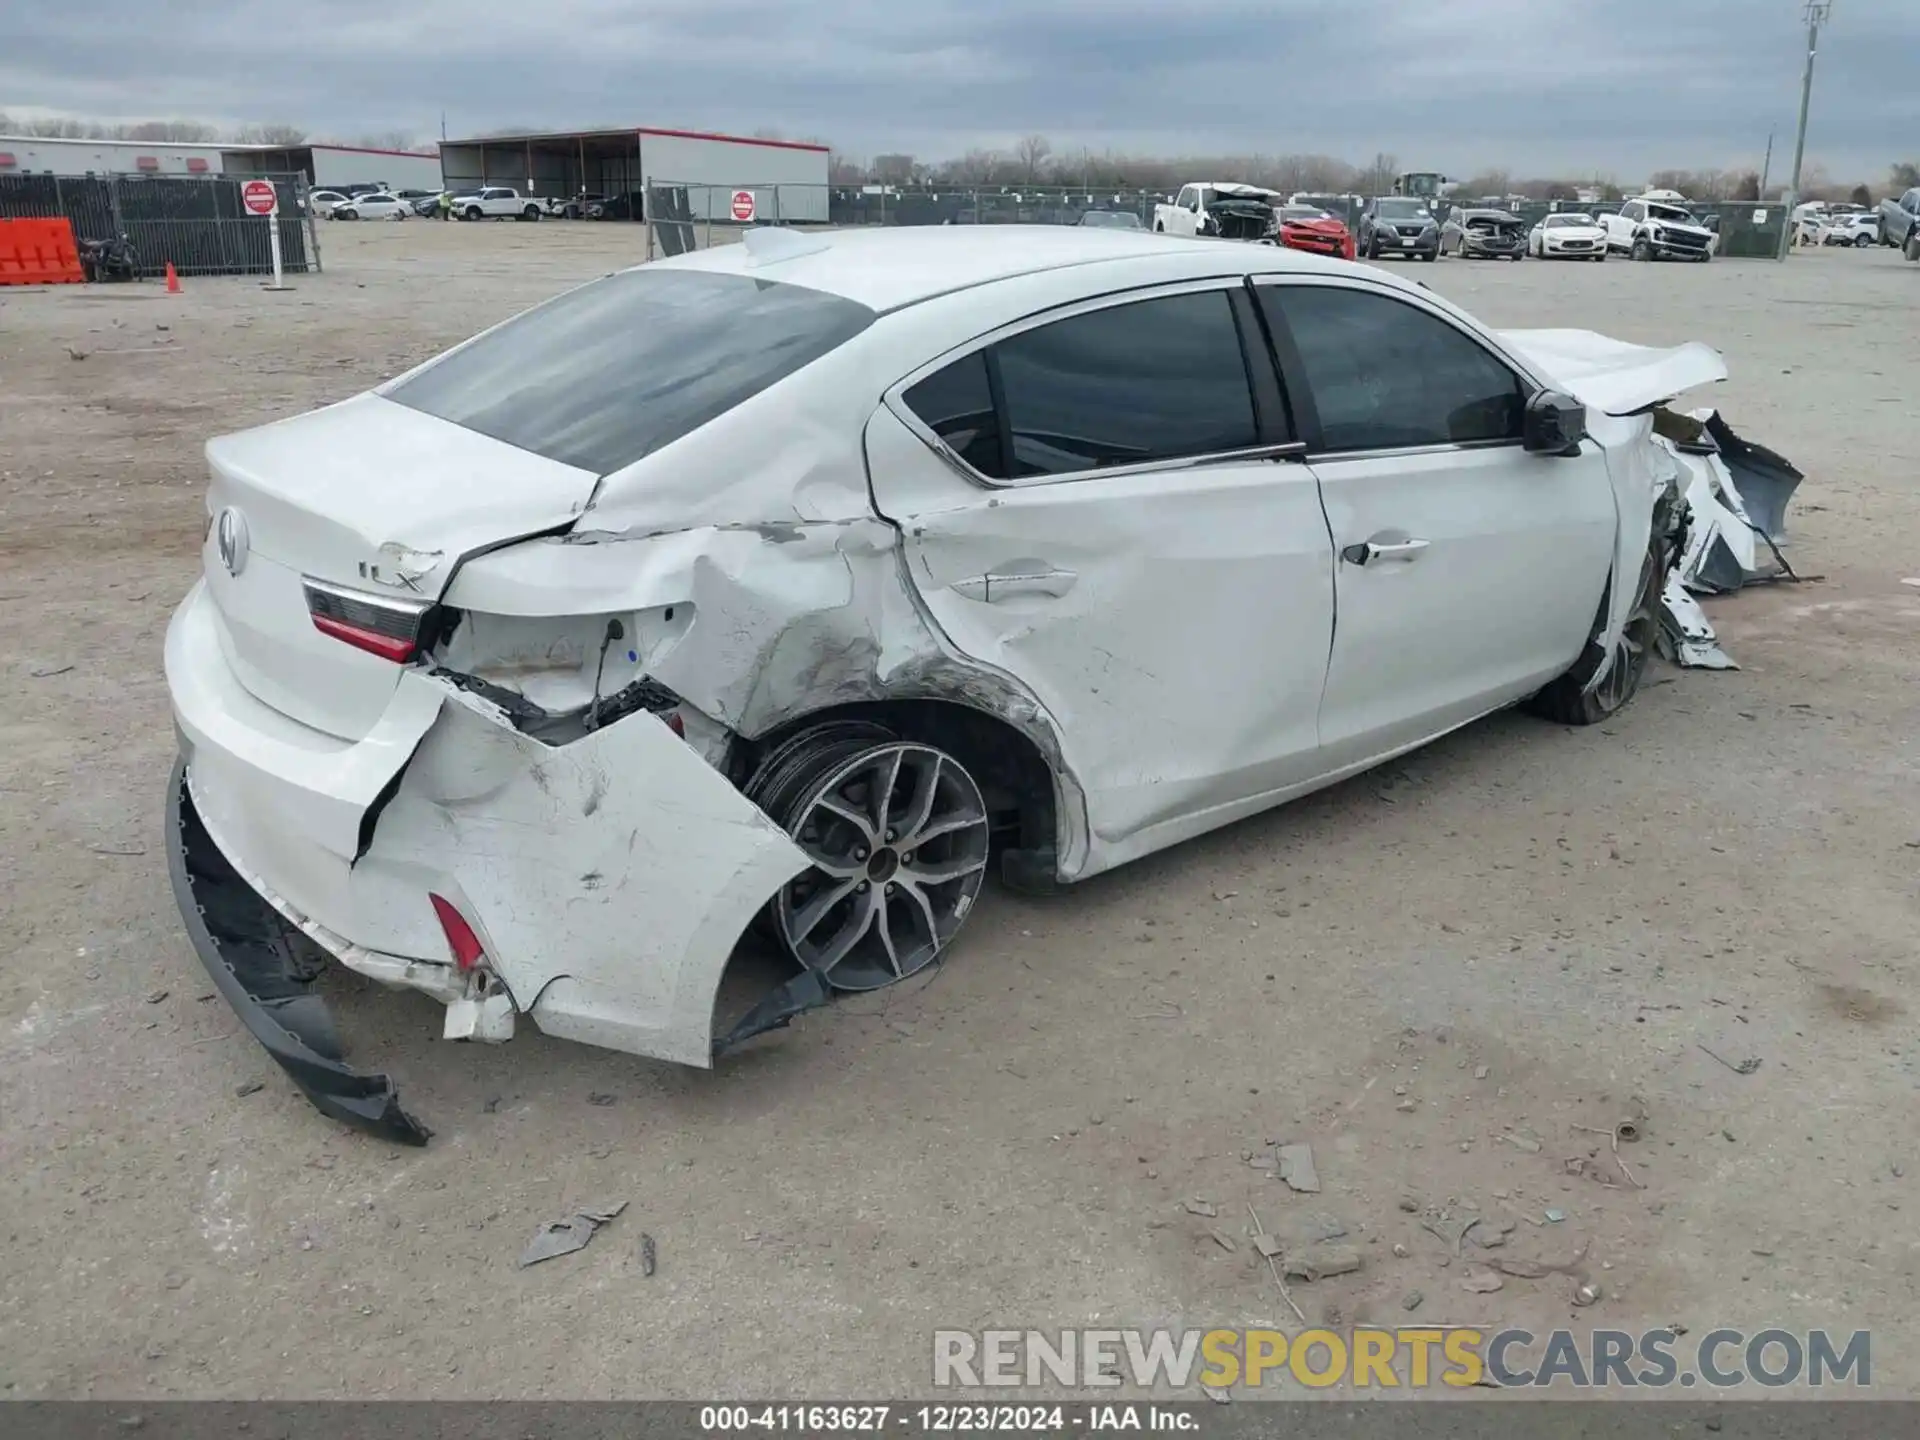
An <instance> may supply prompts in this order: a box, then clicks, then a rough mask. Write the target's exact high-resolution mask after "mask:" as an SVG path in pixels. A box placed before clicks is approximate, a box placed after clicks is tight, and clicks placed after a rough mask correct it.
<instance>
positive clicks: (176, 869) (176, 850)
mask: <svg viewBox="0 0 1920 1440" xmlns="http://www.w3.org/2000/svg"><path fill="white" fill-rule="evenodd" d="M166 826H167V840H168V844H167V875H168V878H169V879H170V880H171V881H172V882H173V896H174V901H175V903H176V904H177V905H178V906H179V907H180V918H181V921H182V923H183V924H184V926H185V928H186V932H187V938H188V940H189V941H191V942H192V944H193V948H194V952H195V953H196V954H197V955H198V956H199V957H200V963H201V964H202V965H204V966H205V967H206V970H207V974H208V975H209V976H211V977H212V979H213V983H214V988H215V989H217V990H218V991H219V992H220V994H221V996H222V997H223V998H224V999H225V1000H226V1002H227V1003H228V1004H229V1005H230V1006H232V1007H233V1010H234V1013H235V1014H236V1015H238V1016H239V1017H240V1022H241V1023H242V1024H243V1025H245V1026H246V1027H247V1030H248V1031H249V1032H250V1033H251V1034H252V1035H253V1038H254V1039H255V1040H257V1041H259V1042H260V1044H261V1046H262V1047H263V1048H264V1049H265V1050H266V1052H267V1053H268V1054H269V1055H271V1056H272V1057H273V1058H274V1060H275V1061H276V1062H277V1063H278V1064H279V1066H280V1068H281V1069H282V1070H284V1071H286V1072H287V1076H288V1078H289V1079H291V1080H292V1081H293V1083H294V1084H295V1085H297V1086H299V1087H300V1090H301V1092H302V1093H303V1094H305V1095H306V1097H307V1099H308V1100H309V1101H311V1102H312V1103H313V1106H314V1108H315V1109H316V1110H318V1111H319V1112H320V1113H321V1114H323V1115H325V1116H327V1117H328V1118H329V1119H331V1120H338V1121H339V1122H341V1123H342V1124H344V1125H350V1126H353V1127H354V1128H356V1129H359V1130H364V1131H366V1132H368V1133H369V1134H372V1135H377V1136H379V1137H380V1138H382V1139H385V1140H391V1141H395V1142H397V1143H399V1144H402V1145H425V1144H426V1143H427V1141H428V1139H429V1138H430V1137H431V1136H432V1134H433V1132H432V1131H431V1130H429V1129H428V1128H427V1127H426V1126H425V1125H423V1124H421V1123H420V1121H418V1120H416V1119H415V1118H414V1117H413V1116H412V1115H410V1114H408V1113H407V1112H406V1111H405V1110H403V1109H402V1108H401V1106H400V1097H399V1094H398V1092H397V1091H396V1090H395V1088H394V1085H393V1081H392V1080H391V1079H389V1078H388V1077H387V1076H385V1075H379V1074H374V1075H367V1074H362V1073H361V1072H359V1071H357V1070H354V1069H352V1068H351V1067H350V1066H348V1065H347V1064H345V1063H344V1061H343V1060H342V1059H341V1055H340V1044H339V1041H338V1039H337V1038H336V1035H335V1032H334V1028H333V1018H332V1014H331V1012H329V1011H328V1009H327V1006H326V1002H325V1001H323V1000H322V999H321V998H320V997H319V996H318V995H315V994H314V993H313V992H312V990H311V989H310V988H309V984H308V982H307V981H306V980H305V979H304V978H303V977H302V976H301V975H300V974H299V973H298V971H297V969H296V968H295V967H294V965H293V963H292V954H291V952H290V951H289V949H288V948H287V945H286V929H287V927H286V922H285V921H284V920H283V919H282V918H281V916H280V914H279V912H278V911H276V910H274V909H273V907H272V906H270V905H268V904H267V902H266V901H265V900H264V899H262V898H261V896H260V894H259V892H258V891H256V890H254V889H253V887H252V886H250V885H248V884H247V882H246V881H245V880H243V879H242V878H241V877H240V875H239V874H238V872H237V871H235V870H234V868H233V866H232V865H231V864H229V863H228V861H227V859H226V857H225V856H224V855H222V854H221V852H220V850H219V847H218V846H216V845H215V844H214V842H213V837H212V836H211V835H209V834H208V833H207V829H206V826H205V825H204V824H202V823H201V820H200V815H199V812H198V811H197V810H195V808H194V805H193V797H192V795H191V794H190V793H189V792H188V789H187V760H186V757H185V756H184V755H183V756H182V757H181V758H180V759H178V760H176V761H175V763H174V767H173V773H172V776H171V777H170V778H169V780H168V783H167V804H166ZM210 910H213V911H216V912H217V916H218V918H217V920H215V921H212V922H210V920H209V912H210ZM216 924H217V925H218V927H219V930H220V932H221V933H216V930H215V926H216ZM249 930H252V931H254V932H255V933H252V934H249V933H246V932H247V931H249ZM269 988H270V989H271V991H273V992H276V993H271V994H261V993H257V992H260V991H264V990H268V989H269Z"/></svg>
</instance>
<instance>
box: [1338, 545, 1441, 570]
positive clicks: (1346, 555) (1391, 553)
mask: <svg viewBox="0 0 1920 1440" xmlns="http://www.w3.org/2000/svg"><path fill="white" fill-rule="evenodd" d="M1427 545H1428V542H1427V541H1425V540H1363V541H1361V542H1360V543H1359V544H1358V545H1349V546H1347V548H1346V549H1344V550H1342V551H1341V552H1340V558H1341V559H1342V560H1344V561H1346V562H1347V563H1348V564H1349V565H1370V564H1372V563H1373V562H1374V561H1375V560H1399V561H1402V562H1408V561H1413V560H1418V559H1419V558H1420V552H1421V551H1423V550H1425V549H1426V548H1427Z"/></svg>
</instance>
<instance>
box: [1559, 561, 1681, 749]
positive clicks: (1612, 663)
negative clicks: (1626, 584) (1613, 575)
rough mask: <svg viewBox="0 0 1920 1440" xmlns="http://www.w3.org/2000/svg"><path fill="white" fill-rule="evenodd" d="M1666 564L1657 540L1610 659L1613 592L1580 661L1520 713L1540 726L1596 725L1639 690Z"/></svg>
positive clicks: (1605, 599)
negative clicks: (1607, 640) (1606, 641)
mask: <svg viewBox="0 0 1920 1440" xmlns="http://www.w3.org/2000/svg"><path fill="white" fill-rule="evenodd" d="M1665 564H1666V551H1665V547H1664V546H1663V545H1662V544H1661V540H1660V537H1659V536H1658V535H1657V534H1656V535H1655V536H1654V538H1653V540H1652V541H1651V542H1650V543H1649V544H1648V546H1647V553H1646V556H1645V557H1644V558H1643V559H1642V561H1641V562H1640V586H1639V589H1638V591H1637V592H1636V593H1635V596H1634V602H1633V609H1632V610H1631V611H1629V612H1628V614H1627V623H1626V624H1625V625H1624V626H1623V627H1622V628H1621V632H1620V637H1619V639H1618V640H1616V641H1615V642H1614V645H1613V650H1612V653H1611V655H1609V653H1608V652H1607V651H1606V650H1604V649H1602V648H1601V644H1600V638H1601V631H1602V630H1604V629H1605V627H1606V623H1607V607H1608V603H1609V602H1610V601H1611V600H1612V598H1613V595H1612V586H1611V585H1609V586H1608V593H1607V594H1605V595H1603V596H1601V598H1600V611H1599V613H1598V614H1597V615H1596V616H1595V617H1594V623H1593V631H1592V633H1591V634H1589V635H1588V637H1587V644H1586V647H1585V648H1584V649H1583V650H1582V651H1581V652H1580V658H1579V659H1577V660H1575V661H1574V662H1573V665H1572V667H1571V668H1570V669H1569V670H1568V671H1567V673H1566V674H1564V675H1562V676H1560V677H1559V678H1558V679H1556V680H1554V681H1553V682H1551V683H1550V684H1549V685H1548V686H1547V687H1546V688H1545V689H1544V690H1541V691H1540V692H1539V693H1538V694H1536V695H1534V696H1533V697H1532V698H1531V699H1529V700H1527V701H1526V702H1525V705H1524V708H1525V709H1526V710H1528V711H1530V712H1532V713H1533V714H1535V715H1538V716H1540V717H1541V718H1542V719H1544V720H1552V721H1555V722H1557V723H1558V724H1561V725H1598V724H1599V723H1600V722H1601V721H1603V720H1608V719H1611V718H1612V717H1613V716H1615V715H1618V714H1619V713H1620V712H1621V711H1622V710H1624V709H1625V708H1626V706H1627V702H1628V701H1630V700H1632V699H1633V697H1634V695H1635V694H1636V693H1638V691H1639V689H1640V680H1641V677H1642V676H1643V675H1645V674H1646V669H1647V656H1648V655H1649V654H1651V653H1652V651H1653V646H1654V640H1655V636H1656V632H1657V631H1658V630H1659V626H1660V621H1659V616H1658V615H1657V614H1656V611H1655V607H1656V606H1657V605H1658V603H1659V596H1660V585H1661V579H1660V576H1661V572H1662V570H1663V569H1664V567H1665ZM1603 664H1604V665H1606V667H1607V668H1606V676H1605V678H1604V679H1602V680H1601V681H1600V683H1599V684H1598V685H1593V684H1592V681H1593V677H1594V676H1595V675H1596V674H1598V673H1599V672H1600V670H1601V667H1602V665H1603Z"/></svg>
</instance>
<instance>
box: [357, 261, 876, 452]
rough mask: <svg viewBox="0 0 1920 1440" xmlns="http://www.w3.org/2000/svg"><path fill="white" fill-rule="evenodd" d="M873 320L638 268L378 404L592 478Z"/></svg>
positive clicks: (737, 279)
mask: <svg viewBox="0 0 1920 1440" xmlns="http://www.w3.org/2000/svg"><path fill="white" fill-rule="evenodd" d="M873 320H874V312H873V311H872V310H870V309H868V308H867V307H866V306H864V305H860V304H857V303H856V302H854V301H852V300H847V299H844V298H842V297H840V296H837V295H829V294H827V293H825V292H824V291H819V290H809V289H806V288H804V287H802V286H799V285H784V284H781V283H779V282H777V281H772V280H764V279H758V278H755V277H753V276H748V275H720V274H709V273H702V272H699V271H691V270H675V269H667V268H660V267H654V266H648V267H645V268H642V269H638V270H626V271H622V272H621V273H619V274H617V275H609V276H607V277H606V278H605V279H604V280H596V281H594V282H593V283H592V284H589V285H583V286H581V287H580V288H579V289H577V290H570V291H568V292H567V293H566V294H564V295H561V296H559V297H557V298H556V299H553V300H549V301H548V302H547V303H546V304H544V305H541V306H538V307H537V308H535V309H533V310H529V311H528V312H527V313H526V314H524V315H521V316H519V317H517V318H516V319H513V320H509V321H508V322H507V323H506V324H504V325H502V326H500V327H499V328H498V329H495V330H493V331H490V332H489V333H488V334H486V335H483V336H482V337H480V338H479V339H478V340H475V341H474V342H473V343H472V344H470V345H467V346H466V347H465V348H463V349H461V350H457V351H455V352H454V353H452V354H450V355H448V356H446V357H445V358H443V359H441V360H439V361H437V362H435V363H434V364H432V365H430V366H428V367H427V368H426V369H425V370H422V371H420V372H419V373H418V374H417V375H414V376H412V377H411V378H409V379H406V380H402V381H400V382H399V383H398V384H396V385H394V386H392V387H391V388H389V389H387V390H385V391H383V392H382V393H383V394H384V395H385V396H386V398H387V399H389V400H392V401H395V402H397V403H398V404H401V405H405V406H408V407H410V408H411V409H414V410H419V411H423V412H424V413H426V414H428V415H434V416H437V417H438V418H440V419H442V420H449V421H451V422H453V423H454V424H456V425H461V426H465V427H466V428H467V429H469V430H477V431H479V432H480V433H481V434H482V435H490V436H492V437H493V438H494V439H495V440H501V441H504V442H505V443H507V444H509V445H515V446H518V447H519V448H520V449H522V450H531V451H532V452H533V453H534V454H536V455H542V456H545V457H546V458H547V459H549V460H558V461H560V462H561V463H562V464H566V465H573V466H576V467H578V468H579V469H582V470H589V471H592V472H593V473H594V474H597V475H600V474H605V473H607V472H608V471H611V470H618V469H620V468H622V467H623V466H626V465H630V464H632V463H633V462H634V461H636V460H639V459H642V458H643V457H645V456H646V455H649V454H651V453H652V452H653V451H655V450H658V449H660V448H661V447H662V446H664V445H668V444H671V443H672V442H673V441H675V440H678V439H679V438H680V437H681V436H682V435H686V434H688V433H689V432H691V431H694V430H697V429H699V428H700V427H701V426H702V425H705V424H706V423H707V422H708V421H709V420H712V419H715V418H716V417H718V416H720V415H723V414H725V413H726V412H727V411H729V410H731V409H733V407H734V406H736V405H738V404H740V403H741V402H742V401H744V400H747V399H748V398H750V397H752V396H754V395H757V394H759V393H760V392H761V391H762V390H765V389H766V388H767V387H768V386H770V385H773V384H775V383H776V382H778V381H780V380H783V379H785V378H786V377H787V376H789V375H791V374H792V373H793V372H794V371H796V370H798V369H800V368H801V367H802V366H804V365H808V364H811V363H812V362H813V361H815V360H817V359H819V358H820V357H821V356H822V355H825V354H826V353H827V352H828V351H830V350H833V349H836V348H837V347H839V346H841V345H843V344H845V343H846V342H847V341H848V340H851V339H852V338H853V337H854V336H856V335H858V334H859V333H860V332H861V331H862V330H865V329H866V328H867V326H869V325H871V324H872V323H873Z"/></svg>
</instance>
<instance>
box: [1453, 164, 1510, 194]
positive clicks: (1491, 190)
mask: <svg viewBox="0 0 1920 1440" xmlns="http://www.w3.org/2000/svg"><path fill="white" fill-rule="evenodd" d="M1512 189H1513V176H1512V175H1511V174H1510V173H1508V172H1507V171H1505V170H1488V171H1485V172H1483V173H1482V174H1479V175H1476V176H1474V177H1473V178H1472V179H1471V180H1465V181H1462V182H1461V185H1460V190H1459V193H1460V194H1462V195H1466V196H1470V197H1471V198H1473V199H1475V200H1481V199H1487V198H1491V197H1498V198H1499V199H1501V200H1505V199H1506V198H1507V195H1508V194H1509V193H1510V192H1511V191H1512Z"/></svg>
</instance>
